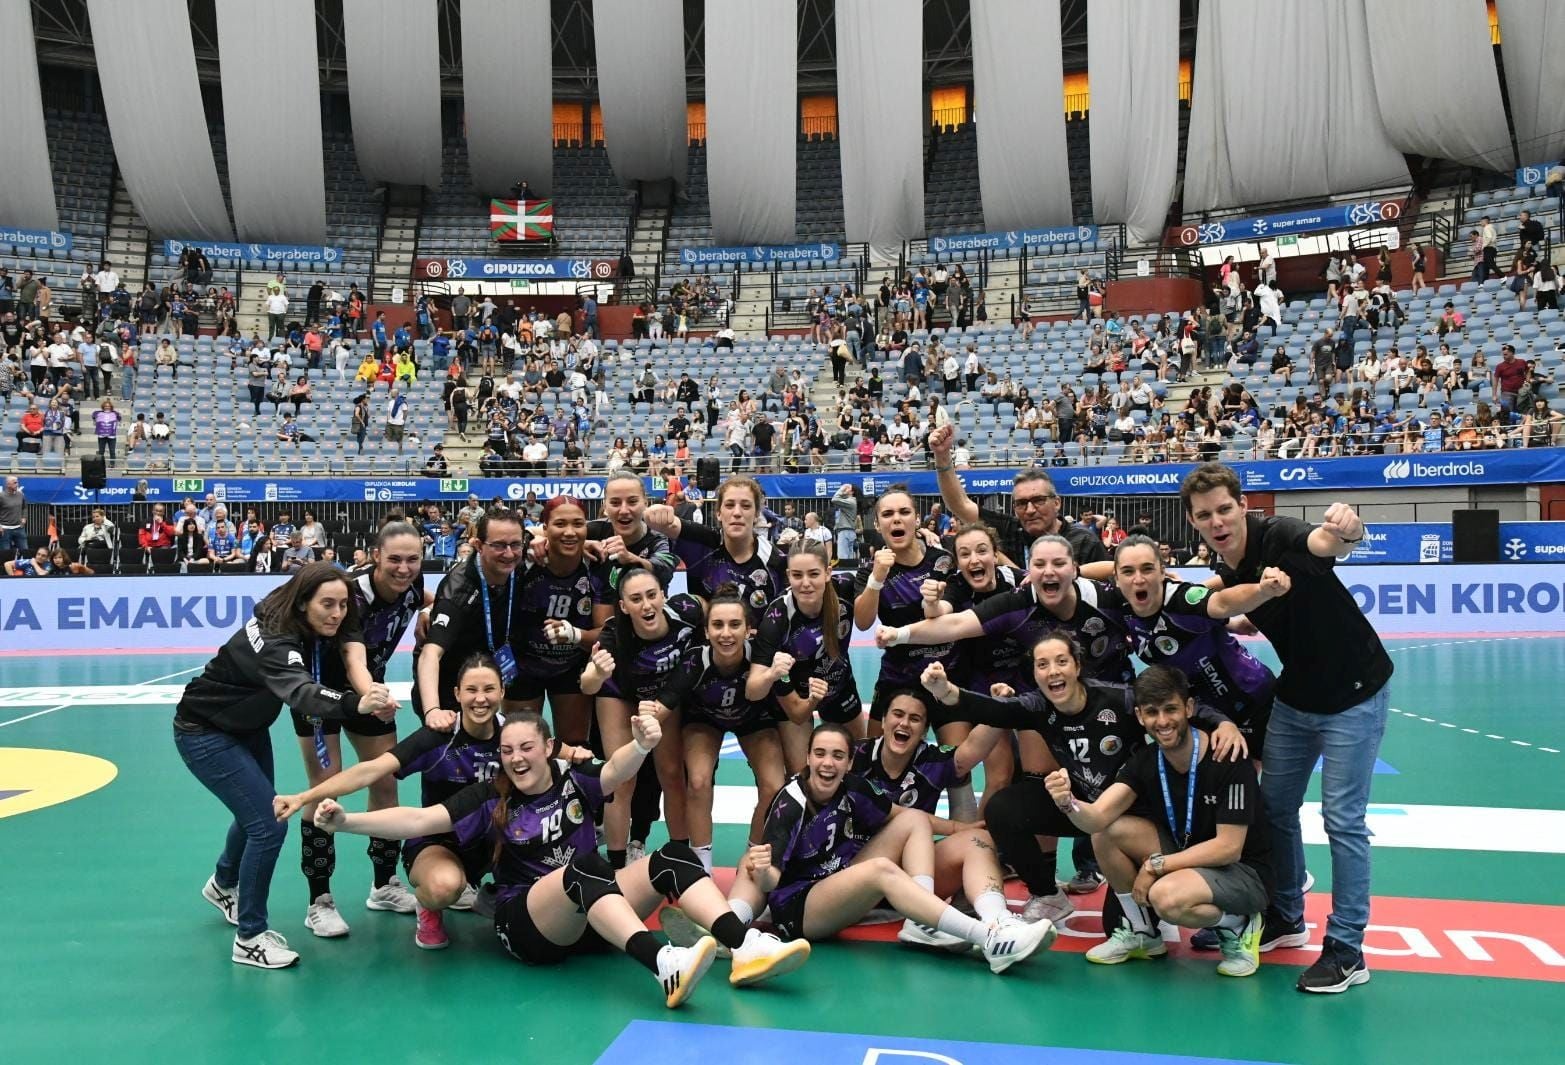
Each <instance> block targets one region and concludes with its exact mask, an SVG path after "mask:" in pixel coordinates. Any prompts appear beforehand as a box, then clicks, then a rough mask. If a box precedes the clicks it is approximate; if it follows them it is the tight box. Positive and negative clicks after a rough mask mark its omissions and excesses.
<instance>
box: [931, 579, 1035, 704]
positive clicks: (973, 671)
mask: <svg viewBox="0 0 1565 1065" xmlns="http://www.w3.org/2000/svg"><path fill="white" fill-rule="evenodd" d="M1021 586H1022V572H1021V570H1019V569H1017V568H1016V567H1015V566H996V567H995V571H994V590H993V591H990V592H975V591H973V586H972V585H970V584H968V583H967V578H966V577H965V576H963V575H962V574H961V573H958V574H957V575H956V576H954V577H952V578H951V580H949V581H948V582H946V594H945V596H944V598H945V601H946V602H948V603H950V604H951V609H952V611H953V612H954V613H958V614H960V613H961V612H962V611H964V610H973V609H975V608H976V607H977V606H978V604H979V603H984V602H987V601H989V600H990V599H993V598H994V597H995V596H998V595H1004V594H1005V593H1006V592H1010V591H1014V590H1016V589H1017V588H1020V587H1021ZM957 651H958V653H959V654H960V657H959V658H958V659H957V664H956V672H955V678H956V683H957V684H958V686H959V687H963V688H972V689H973V690H974V691H981V692H986V691H988V690H989V687H990V685H992V684H1009V685H1010V686H1011V687H1012V688H1014V689H1015V690H1016V691H1022V690H1024V689H1026V688H1030V687H1032V665H1031V663H1029V662H1028V661H1027V651H1028V647H1027V645H1026V644H1025V643H1023V642H1022V641H1021V640H1020V639H1018V638H1017V634H1016V633H1014V632H1008V633H1002V634H1000V635H997V636H988V635H986V636H985V637H984V638H982V639H977V640H960V641H958V642H957Z"/></svg>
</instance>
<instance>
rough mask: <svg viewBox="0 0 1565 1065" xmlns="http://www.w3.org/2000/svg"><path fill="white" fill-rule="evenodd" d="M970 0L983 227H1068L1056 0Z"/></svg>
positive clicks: (1068, 189) (1089, 22)
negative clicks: (1049, 0)
mask: <svg viewBox="0 0 1565 1065" xmlns="http://www.w3.org/2000/svg"><path fill="white" fill-rule="evenodd" d="M972 3H973V6H972V29H973V104H974V114H975V116H976V118H977V124H978V187H979V190H980V192H981V193H982V198H983V207H984V228H986V229H990V230H997V229H1025V228H1027V227H1028V226H1060V225H1070V224H1071V223H1072V222H1073V221H1075V219H1073V218H1072V217H1071V187H1070V163H1069V160H1068V158H1067V157H1066V154H1065V111H1064V88H1063V83H1064V77H1065V74H1064V65H1063V60H1062V59H1061V57H1060V5H1059V0H1052V2H1046V0H972ZM1087 25H1088V27H1089V28H1090V27H1091V25H1092V19H1091V18H1090V17H1089V18H1088V20H1087Z"/></svg>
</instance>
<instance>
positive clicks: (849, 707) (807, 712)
mask: <svg viewBox="0 0 1565 1065" xmlns="http://www.w3.org/2000/svg"><path fill="white" fill-rule="evenodd" d="M852 583H853V577H852V575H851V574H847V573H833V572H832V570H831V555H830V551H829V549H828V548H827V547H826V545H825V544H821V543H815V542H814V541H810V540H796V541H794V543H793V546H792V547H790V548H789V549H788V591H787V592H785V593H783V595H781V596H779V597H778V598H777V599H776V600H775V601H773V602H772V603H771V605H769V606H768V607H767V608H766V613H765V614H763V615H762V616H761V624H760V627H759V628H758V629H757V631H756V634H755V646H754V647H753V648H752V655H751V665H750V676H749V679H748V680H747V681H746V683H745V695H746V696H748V697H749V698H750V699H751V700H752V701H760V700H761V699H764V698H766V696H767V693H771V694H772V695H773V696H774V697H775V698H776V700H777V705H778V706H779V707H781V709H782V712H783V714H784V715H785V716H786V717H787V719H788V720H787V721H786V722H784V723H783V726H782V728H781V730H780V731H781V734H782V742H783V756H784V761H785V762H786V763H787V766H788V771H789V772H792V773H797V772H801V771H802V770H803V769H804V760H805V754H806V752H807V751H808V750H809V746H810V732H811V730H812V729H813V728H814V727H815V715H816V713H817V712H818V713H819V714H820V716H821V720H823V721H831V722H834V723H836V724H839V725H844V726H846V727H847V728H848V730H849V731H850V732H852V733H853V734H854V735H855V736H859V735H862V734H863V726H862V725H861V724H860V723H859V722H860V719H861V718H862V716H863V712H864V707H863V704H862V703H861V702H860V701H859V686H858V681H857V680H855V679H854V676H853V663H852V662H851V661H849V659H848V640H849V638H850V637H851V636H852V635H853V607H852Z"/></svg>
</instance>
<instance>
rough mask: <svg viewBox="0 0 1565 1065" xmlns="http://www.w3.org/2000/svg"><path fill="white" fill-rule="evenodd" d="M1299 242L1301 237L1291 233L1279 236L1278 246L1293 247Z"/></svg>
mask: <svg viewBox="0 0 1565 1065" xmlns="http://www.w3.org/2000/svg"><path fill="white" fill-rule="evenodd" d="M1298 243H1299V238H1298V237H1297V236H1295V235H1292V234H1289V235H1287V236H1281V237H1278V238H1277V246H1278V247H1279V248H1291V247H1293V246H1294V245H1296V244H1298Z"/></svg>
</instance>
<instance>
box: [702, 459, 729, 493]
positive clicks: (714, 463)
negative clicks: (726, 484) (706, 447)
mask: <svg viewBox="0 0 1565 1065" xmlns="http://www.w3.org/2000/svg"><path fill="white" fill-rule="evenodd" d="M722 479H723V467H722V464H721V463H720V462H718V460H717V459H714V458H710V457H707V458H699V459H696V487H697V488H699V489H701V491H703V492H715V491H717V484H718V482H719V481H721V480H722Z"/></svg>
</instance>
